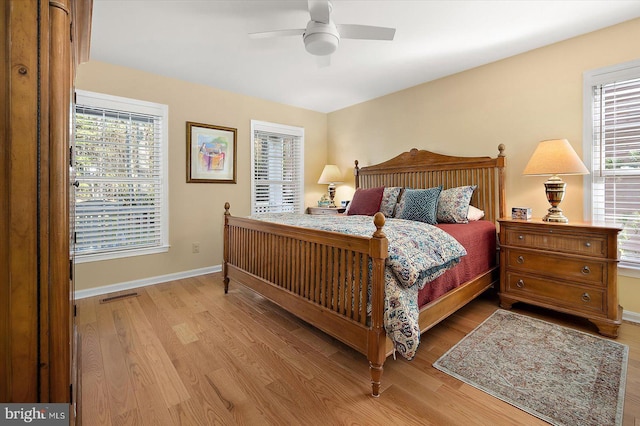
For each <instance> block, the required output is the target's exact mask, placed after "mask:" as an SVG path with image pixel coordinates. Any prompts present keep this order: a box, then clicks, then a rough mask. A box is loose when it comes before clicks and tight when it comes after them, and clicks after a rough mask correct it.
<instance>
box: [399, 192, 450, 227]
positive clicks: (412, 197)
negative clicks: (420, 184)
mask: <svg viewBox="0 0 640 426" xmlns="http://www.w3.org/2000/svg"><path fill="white" fill-rule="evenodd" d="M440 191H442V187H441V186H437V187H434V188H429V189H405V190H404V192H403V193H402V196H401V197H400V201H399V202H398V205H397V206H396V213H395V216H394V217H397V218H399V219H407V220H417V221H419V222H426V223H429V224H431V225H435V224H436V223H437V216H436V212H437V207H438V197H439V195H440Z"/></svg>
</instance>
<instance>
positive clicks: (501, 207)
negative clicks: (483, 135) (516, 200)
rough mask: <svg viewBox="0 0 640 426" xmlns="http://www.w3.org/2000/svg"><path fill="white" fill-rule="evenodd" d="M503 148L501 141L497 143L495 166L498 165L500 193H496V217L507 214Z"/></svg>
mask: <svg viewBox="0 0 640 426" xmlns="http://www.w3.org/2000/svg"><path fill="white" fill-rule="evenodd" d="M504 150H505V146H504V144H503V143H501V144H500V145H498V158H497V164H496V166H497V167H498V188H499V191H500V193H499V194H498V219H499V218H501V217H506V216H507V201H506V199H507V194H506V190H505V186H504V183H505V176H504V167H505V163H506V157H505V155H504Z"/></svg>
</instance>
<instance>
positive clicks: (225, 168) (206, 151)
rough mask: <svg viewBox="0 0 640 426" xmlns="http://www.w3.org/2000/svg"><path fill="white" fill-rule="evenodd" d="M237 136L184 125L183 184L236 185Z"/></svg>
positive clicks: (229, 130) (198, 125) (222, 129)
mask: <svg viewBox="0 0 640 426" xmlns="http://www.w3.org/2000/svg"><path fill="white" fill-rule="evenodd" d="M237 132H238V130H237V129H234V128H231V127H223V126H214V125H211V124H203V123H194V122H191V121H187V183H236V135H237Z"/></svg>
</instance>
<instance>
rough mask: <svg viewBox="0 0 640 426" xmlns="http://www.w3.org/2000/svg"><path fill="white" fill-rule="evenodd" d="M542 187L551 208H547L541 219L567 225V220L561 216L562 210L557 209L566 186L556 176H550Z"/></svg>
mask: <svg viewBox="0 0 640 426" xmlns="http://www.w3.org/2000/svg"><path fill="white" fill-rule="evenodd" d="M544 187H545V190H546V193H547V200H548V201H549V204H551V207H550V208H549V210H548V212H547V214H546V216H545V217H543V218H542V220H544V221H545V222H560V223H567V222H569V219H567V217H566V216H565V215H564V214H562V209H560V207H558V205H559V204H560V202H562V199H563V198H564V192H565V188H566V187H567V184H566V183H564V182H563V180H562V179H560V178H559V177H558V176H557V175H556V176H551V177H550V178H549V180H547V181H546V182H545V183H544Z"/></svg>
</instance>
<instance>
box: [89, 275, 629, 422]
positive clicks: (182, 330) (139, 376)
mask: <svg viewBox="0 0 640 426" xmlns="http://www.w3.org/2000/svg"><path fill="white" fill-rule="evenodd" d="M135 291H137V292H138V294H139V295H138V296H137V297H129V298H126V299H121V300H117V301H113V302H109V303H100V302H99V298H98V297H94V298H88V299H82V300H78V328H79V331H80V333H81V342H82V343H81V347H82V353H81V366H82V370H81V379H82V400H81V407H80V414H81V416H82V420H83V424H85V425H89V426H94V425H120V424H130V425H179V424H182V425H213V424H220V425H233V424H244V425H263V424H288V425H298V424H300V425H338V424H339V425H356V424H357V425H365V424H366V425H391V424H393V425H405V424H406V425H413V424H415V425H418V424H419V425H429V424H433V425H462V424H464V425H476V424H483V425H509V424H518V425H523V424H525V425H542V424H546V423H544V422H542V421H540V420H538V419H536V418H535V417H533V416H530V415H528V414H526V413H524V412H523V411H520V410H518V409H517V408H514V407H512V406H510V405H509V404H506V403H504V402H502V401H500V400H498V399H496V398H493V397H491V396H489V395H487V394H485V393H483V392H481V391H479V390H477V389H475V388H473V387H471V386H469V385H466V384H464V383H462V382H460V381H458V380H456V379H454V378H452V377H450V376H448V375H446V374H444V373H441V372H439V371H438V370H436V369H434V368H433V367H432V366H431V364H432V363H433V362H434V361H435V360H436V359H438V358H439V357H440V356H441V355H442V354H443V353H444V352H446V351H447V350H448V349H449V348H450V347H451V346H453V345H454V344H455V343H456V342H458V341H459V340H460V339H462V338H463V337H464V336H465V335H466V334H467V333H469V332H470V331H471V330H473V329H474V328H475V327H476V326H477V325H478V324H479V323H480V322H482V321H483V320H484V319H485V318H487V317H488V316H489V315H491V313H492V312H493V311H495V310H496V309H497V304H498V302H497V299H496V297H495V295H492V294H488V295H484V296H482V297H481V298H479V299H477V300H475V301H473V302H472V303H471V304H469V305H468V306H466V307H465V308H463V309H461V310H460V311H459V312H458V313H456V314H455V315H453V316H452V317H450V318H448V319H447V320H445V321H444V322H443V323H441V324H440V325H438V326H436V327H435V328H433V329H432V330H430V331H429V332H427V333H426V334H425V335H423V338H422V342H421V345H420V348H419V350H418V355H417V357H416V358H415V359H414V360H413V361H410V362H409V361H406V360H404V359H401V358H399V359H398V360H393V359H392V358H389V359H388V360H387V362H386V363H385V371H384V374H383V387H382V395H381V397H380V398H377V399H374V398H372V397H370V396H369V392H370V390H371V389H370V385H369V371H368V365H367V361H366V359H365V357H364V356H362V355H360V354H359V353H357V352H355V351H353V350H351V349H350V348H348V347H347V346H345V345H343V344H341V343H339V342H337V341H335V340H334V339H332V338H329V337H327V336H326V335H325V334H323V333H321V332H319V331H317V330H315V329H313V328H312V327H310V326H309V325H307V324H306V323H304V322H302V321H300V320H298V319H296V318H294V317H292V316H291V315H289V314H287V313H285V312H284V311H282V310H281V309H279V308H278V307H276V306H275V305H273V304H271V303H270V302H267V301H266V300H264V299H262V298H260V297H259V296H257V295H255V294H254V293H252V292H250V291H249V290H246V289H243V288H241V287H240V286H239V285H237V284H234V283H233V282H232V283H231V287H230V291H229V294H228V295H226V296H225V295H224V292H223V286H222V282H221V276H220V274H211V275H204V276H200V277H195V278H189V279H184V280H178V281H173V282H170V283H164V284H159V285H155V286H149V287H145V288H141V289H136V290H135ZM103 297H104V296H103ZM514 311H517V312H523V313H527V314H530V315H533V316H537V317H541V318H544V319H546V320H548V321H553V322H557V323H560V324H563V325H570V326H573V327H576V328H579V329H582V330H584V331H588V332H594V330H595V329H594V327H592V326H591V325H590V324H589V323H588V322H586V321H583V320H581V319H578V318H575V317H570V316H562V315H558V314H553V313H552V312H550V311H545V310H538V309H536V308H532V307H526V306H520V304H517V305H516V306H515V307H514ZM594 333H595V332H594ZM618 341H619V342H622V343H625V344H627V345H629V347H630V351H629V352H630V355H629V365H628V374H627V385H626V396H625V407H624V425H636V426H638V425H640V326H638V325H634V324H630V323H624V324H623V325H622V327H621V329H620V337H619V338H618Z"/></svg>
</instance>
